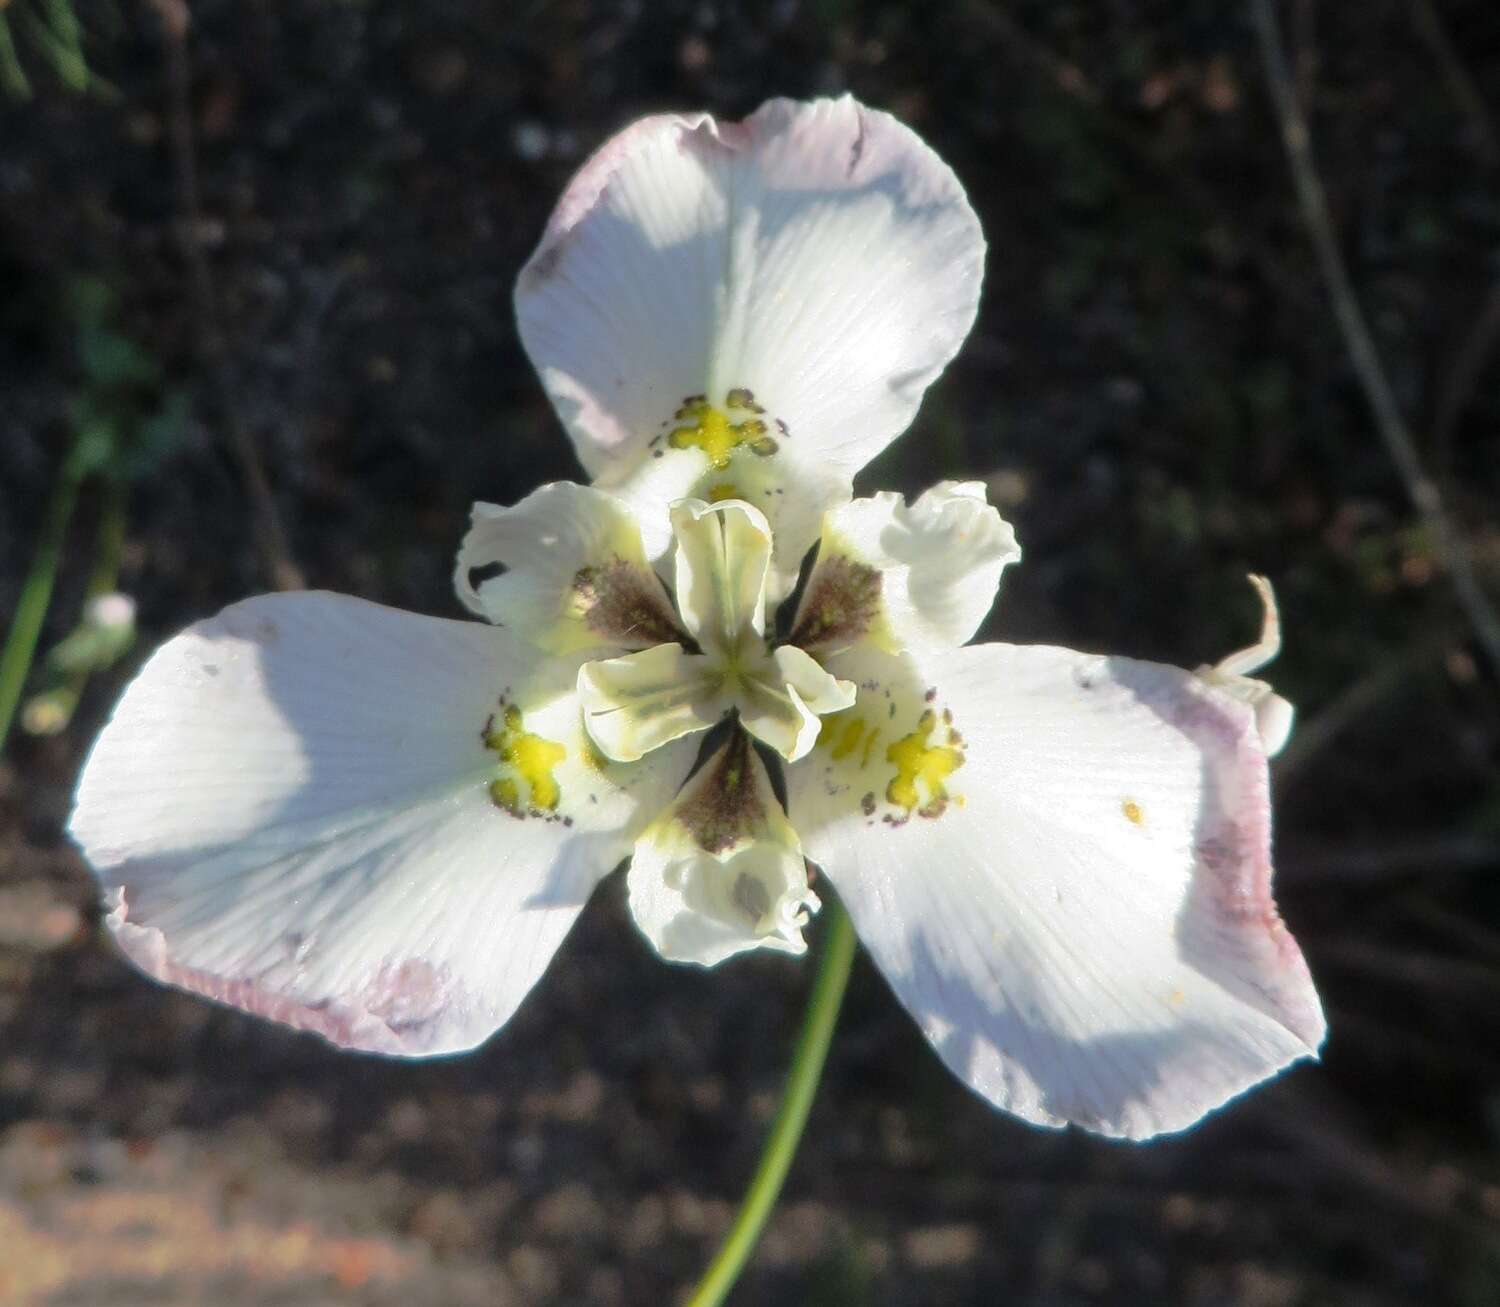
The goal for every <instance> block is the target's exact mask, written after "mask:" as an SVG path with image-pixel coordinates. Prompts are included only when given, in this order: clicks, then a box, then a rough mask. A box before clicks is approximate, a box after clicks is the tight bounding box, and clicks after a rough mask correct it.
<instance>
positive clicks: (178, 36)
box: [151, 0, 306, 590]
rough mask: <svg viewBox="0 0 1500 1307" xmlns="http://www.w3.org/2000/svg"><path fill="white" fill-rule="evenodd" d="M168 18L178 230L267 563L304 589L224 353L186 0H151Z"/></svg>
mask: <svg viewBox="0 0 1500 1307" xmlns="http://www.w3.org/2000/svg"><path fill="white" fill-rule="evenodd" d="M151 7H152V8H153V9H155V10H156V13H157V17H158V18H159V19H160V20H161V27H162V35H163V38H164V39H165V43H166V56H167V82H168V91H169V93H170V97H171V98H170V103H169V106H168V110H169V112H168V122H169V127H170V134H171V142H172V171H173V185H174V187H175V189H176V193H177V217H178V229H179V230H178V235H179V239H180V240H181V242H182V250H183V257H184V258H185V259H186V260H187V265H188V273H189V275H190V277H191V278H192V283H193V300H194V306H195V308H196V310H197V315H198V340H199V347H200V348H201V350H202V352H203V357H204V361H205V363H206V364H207V369H208V373H209V377H210V380H211V381H212V383H213V387H214V391H215V399H216V402H217V406H218V409H219V416H220V418H221V419H222V420H223V422H224V425H225V427H226V428H227V430H228V432H229V439H230V444H231V445H232V447H233V450H234V456H235V460H236V461H237V462H238V463H239V466H240V475H241V477H243V479H244V483H245V490H246V493H247V494H248V495H249V496H250V510H251V516H252V519H253V521H254V526H255V540H256V545H257V547H258V549H259V551H260V556H261V563H262V566H264V568H265V570H266V574H267V577H268V579H269V580H270V582H271V585H272V586H273V587H274V588H276V589H277V590H300V589H302V588H303V587H304V586H305V585H306V581H305V580H304V579H303V576H302V571H301V569H300V568H299V567H298V566H297V564H296V562H295V561H294V560H293V558H292V554H291V550H290V549H289V548H288V546H287V540H286V533H285V531H284V530H283V529H282V526H281V518H280V516H279V515H278V514H277V512H276V501H275V499H274V497H273V496H272V494H271V485H270V482H269V480H268V479H267V477H266V470H265V465H264V463H263V462H262V461H261V457H260V450H259V449H257V448H256V444H255V438H254V437H253V436H252V435H251V434H250V432H249V430H248V429H247V428H246V426H245V422H244V419H243V418H242V417H241V416H240V411H239V405H238V404H237V403H236V402H235V398H234V390H233V387H232V386H231V385H230V381H229V373H228V366H227V362H226V358H225V348H224V335H223V332H222V331H221V330H220V329H219V317H218V301H217V300H216V298H215V296H214V287H213V277H212V274H211V273H210V271H209V267H208V258H207V256H206V255H205V254H204V252H203V243H202V230H203V228H202V222H203V219H202V212H201V210H200V207H199V202H198V169H197V162H196V157H195V154H194V149H193V114H192V103H191V97H190V85H189V84H190V78H189V75H188V47H187V36H188V28H189V26H190V23H191V18H190V15H189V13H188V7H187V4H186V3H185V0H151Z"/></svg>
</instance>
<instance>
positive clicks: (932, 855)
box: [788, 645, 1324, 1138]
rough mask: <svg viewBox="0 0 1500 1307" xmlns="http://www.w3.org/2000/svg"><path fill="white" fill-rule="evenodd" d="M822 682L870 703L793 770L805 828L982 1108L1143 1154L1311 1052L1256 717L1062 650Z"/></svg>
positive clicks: (1166, 676)
mask: <svg viewBox="0 0 1500 1307" xmlns="http://www.w3.org/2000/svg"><path fill="white" fill-rule="evenodd" d="M830 667H831V668H832V669H833V670H835V671H838V672H841V673H842V674H844V675H846V676H849V677H850V678H851V679H854V680H856V681H857V682H858V683H859V685H860V697H859V702H858V703H857V704H856V706H855V708H854V709H852V710H851V711H850V713H849V714H847V715H846V717H845V718H843V719H840V718H833V719H832V720H831V721H830V722H829V723H828V725H827V727H826V729H827V732H828V736H829V745H828V747H827V748H826V749H825V748H821V747H820V748H819V749H818V750H816V751H815V752H814V754H813V755H812V757H811V758H809V759H808V760H807V761H806V762H804V763H803V764H802V765H801V766H800V767H793V768H790V769H789V771H788V794H789V800H788V806H789V811H790V814H791V817H792V821H793V824H794V825H795V827H796V829H797V831H798V833H799V834H800V835H801V837H802V840H803V844H804V847H805V848H806V850H807V852H808V855H809V856H810V857H812V858H813V859H814V860H815V861H817V862H818V863H820V864H821V865H822V867H823V869H824V871H825V872H826V873H827V874H828V875H829V877H830V878H831V879H832V880H833V882H834V884H835V885H836V886H837V887H838V890H839V893H840V894H841V895H842V897H843V898H844V901H845V902H846V903H847V904H848V906H849V909H850V911H851V913H852V914H853V916H854V920H855V924H856V927H857V928H858V931H859V934H860V938H861V939H862V940H863V941H864V943H865V945H866V947H868V948H869V949H870V951H871V953H872V954H873V956H874V958H875V960H876V962H877V963H878V964H879V966H880V968H881V969H882V971H884V973H885V975H886V977H887V979H888V980H889V981H890V983H891V985H892V987H893V988H894V989H895V991H896V994H897V996H898V997H899V998H900V999H901V1001H902V1003H903V1004H905V1005H906V1007H907V1008H908V1010H910V1011H911V1013H912V1014H913V1016H914V1017H915V1018H916V1019H917V1021H918V1022H919V1024H920V1025H921V1027H922V1029H923V1031H924V1033H925V1034H926V1035H927V1037H928V1039H930V1040H931V1041H932V1043H933V1044H934V1046H935V1047H936V1048H937V1051H938V1052H939V1054H940V1055H941V1056H942V1058H943V1060H944V1061H945V1062H946V1063H947V1064H948V1066H949V1067H950V1068H951V1069H952V1070H953V1071H954V1072H955V1073H956V1074H957V1075H958V1076H959V1077H960V1078H961V1079H963V1080H964V1082H965V1083H966V1084H968V1085H969V1086H970V1087H971V1088H972V1089H973V1090H974V1091H975V1092H977V1093H978V1094H980V1095H981V1096H983V1097H984V1098H986V1099H988V1100H989V1101H990V1102H991V1103H993V1104H995V1105H996V1106H998V1107H1002V1108H1005V1109H1006V1110H1008V1111H1011V1112H1014V1113H1016V1114H1017V1115H1019V1116H1022V1117H1024V1118H1025V1119H1026V1120H1028V1121H1032V1122H1035V1123H1037V1124H1041V1125H1051V1126H1058V1125H1063V1124H1065V1123H1068V1122H1072V1123H1075V1124H1078V1125H1081V1126H1084V1127H1086V1128H1088V1129H1090V1130H1095V1131H1099V1132H1101V1133H1103V1134H1109V1135H1123V1136H1127V1137H1130V1138H1145V1137H1148V1136H1150V1135H1154V1134H1158V1133H1162V1132H1166V1131H1173V1130H1181V1129H1184V1128H1186V1127H1187V1126H1189V1125H1191V1124H1193V1123H1194V1122H1195V1121H1197V1120H1198V1119H1199V1118H1200V1117H1201V1116H1202V1115H1203V1114H1204V1113H1206V1112H1208V1111H1210V1110H1212V1109H1213V1108H1215V1107H1218V1106H1219V1105H1220V1104H1222V1103H1224V1102H1225V1101H1226V1100H1228V1099H1229V1098H1231V1097H1233V1096H1234V1095H1235V1094H1237V1093H1240V1092H1241V1091H1242V1090H1245V1089H1247V1088H1249V1087H1250V1086H1251V1085H1254V1084H1256V1083H1257V1082H1259V1081H1261V1080H1264V1079H1265V1078H1267V1077H1268V1076H1271V1075H1274V1074H1275V1073H1276V1072H1277V1071H1279V1070H1281V1069H1282V1068H1283V1067H1285V1066H1287V1065H1288V1064H1289V1063H1291V1062H1294V1061H1296V1060H1297V1059H1299V1058H1302V1057H1306V1056H1308V1055H1310V1054H1313V1053H1315V1052H1316V1050H1317V1048H1318V1046H1319V1045H1320V1044H1321V1042H1322V1039H1323V1033H1324V1022H1323V1015H1322V1011H1321V1009H1320V1007H1319V1004H1318V999H1317V995H1316V993H1315V992H1314V990H1313V988H1312V982H1311V980H1310V979H1309V977H1308V973H1307V967H1306V965H1305V963H1304V962H1303V960H1302V955H1301V953H1300V952H1299V950H1298V948H1297V945H1296V942H1295V941H1294V940H1293V939H1292V937H1291V935H1290V934H1289V933H1288V932H1287V930H1286V928H1285V926H1283V924H1282V922H1281V919H1280V917H1279V916H1278V915H1277V912H1276V908H1275V905H1274V903H1273V901H1272V898H1271V862H1270V805H1269V795H1268V784H1267V770H1266V760H1265V753H1264V750H1263V748H1262V745H1261V742H1260V739H1259V736H1258V733H1257V731H1256V727H1255V722H1254V714H1253V713H1252V712H1251V711H1250V710H1249V709H1248V708H1247V707H1245V706H1244V705H1243V704H1241V703H1238V702H1237V701H1235V700H1234V699H1232V698H1230V697H1228V696H1226V695H1224V694H1222V693H1220V692H1219V691H1217V690H1215V689H1213V688H1211V687H1209V686H1207V685H1205V684H1204V683H1203V682H1202V681H1201V680H1199V679H1197V678H1196V677H1194V676H1193V675H1192V674H1191V673H1188V672H1184V671H1180V670H1178V669H1176V668H1171V667H1163V666H1160V665H1158V664H1153V663H1142V662H1136V661H1133V660H1131V659H1124V658H1109V659H1106V658H1100V657H1095V656H1092V655H1087V654H1079V653H1073V652H1071V651H1069V650H1064V649H1049V648H1016V647H1012V646H1006V645H982V646H978V647H970V648H966V649H959V650H955V651H952V652H950V653H947V654H944V655H940V656H935V657H933V658H930V659H928V660H926V661H924V662H923V663H921V664H920V665H919V664H918V663H916V662H915V661H913V660H912V659H910V658H902V659H896V658H891V657H888V656H885V655H880V654H873V653H871V654H861V655H858V656H856V655H846V656H844V657H842V658H836V659H834V660H832V661H831V663H830ZM861 723H863V725H861ZM876 732H879V733H880V734H879V736H878V737H877V740H876V743H875V744H874V745H873V746H872V745H871V743H870V737H871V736H872V735H873V734H875V733H876Z"/></svg>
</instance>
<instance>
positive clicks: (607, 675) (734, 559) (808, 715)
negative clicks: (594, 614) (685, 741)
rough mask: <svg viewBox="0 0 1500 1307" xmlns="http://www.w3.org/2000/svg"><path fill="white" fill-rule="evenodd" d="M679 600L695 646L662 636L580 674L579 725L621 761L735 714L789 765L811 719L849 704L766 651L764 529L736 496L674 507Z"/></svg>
mask: <svg viewBox="0 0 1500 1307" xmlns="http://www.w3.org/2000/svg"><path fill="white" fill-rule="evenodd" d="M672 528H673V532H674V534H675V536H676V543H677V553H676V558H675V560H674V568H675V574H676V575H675V580H676V587H675V589H676V596H677V607H678V611H679V615H680V617H681V621H682V626H683V631H684V634H685V636H686V637H688V638H690V639H691V641H692V644H691V646H686V645H685V644H684V642H683V641H682V640H679V641H677V642H674V643H665V642H664V643H662V644H659V645H657V646H656V647H655V648H652V649H647V650H644V651H643V652H641V653H638V654H630V655H627V656H626V657H623V658H612V659H604V660H601V661H598V662H590V663H586V664H584V666H583V667H582V668H581V669H580V670H579V674H578V690H579V695H580V697H581V699H582V701H583V707H584V724H585V726H586V728H587V730H588V732H589V734H590V736H591V737H592V738H593V740H594V742H595V744H597V745H598V746H599V748H600V749H601V750H602V751H603V752H604V753H605V754H606V755H608V756H609V757H611V758H613V759H615V760H616V761H617V762H630V761H634V760H635V759H636V758H639V757H641V756H642V755H643V754H645V753H646V752H649V751H650V750H651V749H654V748H657V747H659V746H661V745H663V744H666V743H668V742H669V741H671V740H674V739H678V738H680V737H681V736H683V735H687V734H689V733H691V732H693V731H701V730H705V729H707V728H708V727H709V726H712V725H713V724H714V723H715V722H716V721H719V720H720V719H721V718H723V717H724V716H726V715H727V714H729V713H730V712H737V713H738V714H739V719H740V721H741V723H742V724H743V725H744V728H745V729H746V730H747V731H749V732H750V734H751V735H753V736H755V737H756V738H757V739H759V740H761V741H762V742H763V743H765V744H768V745H770V746H771V747H772V748H773V749H775V750H776V751H777V752H778V753H780V754H781V755H782V757H784V758H786V759H788V760H795V759H797V758H800V757H802V756H803V755H804V754H806V752H807V751H808V750H809V749H811V748H812V746H813V742H814V741H815V740H816V739H817V736H818V717H819V715H820V714H822V713H826V712H837V711H838V710H840V709H842V708H847V707H848V706H849V705H850V704H851V703H853V702H854V694H855V690H854V686H853V685H851V684H849V683H848V682H846V681H839V680H837V679H836V678H835V677H833V676H830V675H829V674H828V673H827V672H826V671H824V669H823V668H822V667H821V666H820V665H819V664H818V663H817V661H816V660H815V659H813V658H812V657H811V656H810V655H809V654H807V653H805V652H804V651H803V650H801V649H798V648H795V647H794V646H791V645H782V646H780V647H779V648H776V649H771V648H769V647H768V646H767V642H766V636H765V629H766V608H767V602H768V601H767V588H766V583H767V575H768V572H769V568H770V561H771V528H770V525H769V523H768V522H767V521H766V519H765V516H764V515H763V514H762V513H761V512H760V510H759V509H757V508H754V507H753V506H752V505H750V504H748V503H745V502H744V501H743V500H737V499H735V500H726V501H724V502H723V503H719V504H709V503H706V502H704V501H703V500H701V499H681V500H678V501H677V502H676V503H675V504H674V505H673V506H672Z"/></svg>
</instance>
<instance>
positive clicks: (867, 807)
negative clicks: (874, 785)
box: [859, 790, 875, 817]
mask: <svg viewBox="0 0 1500 1307" xmlns="http://www.w3.org/2000/svg"><path fill="white" fill-rule="evenodd" d="M859 810H860V811H861V812H862V813H864V814H865V816H866V817H873V816H874V815H875V791H874V790H866V791H865V793H864V794H863V795H861V796H860V800H859Z"/></svg>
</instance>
